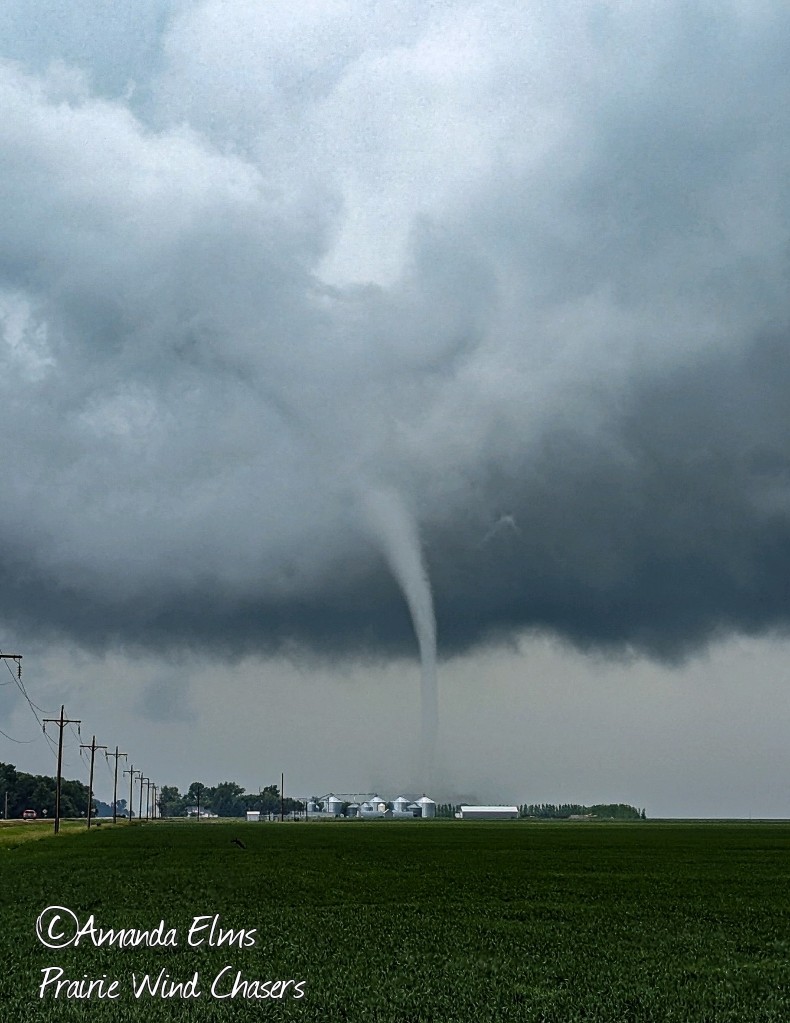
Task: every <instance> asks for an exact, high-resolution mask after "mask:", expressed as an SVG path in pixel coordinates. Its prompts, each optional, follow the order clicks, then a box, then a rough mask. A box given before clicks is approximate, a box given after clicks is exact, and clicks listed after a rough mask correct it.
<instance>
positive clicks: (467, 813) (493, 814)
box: [460, 806, 518, 821]
mask: <svg viewBox="0 0 790 1023" xmlns="http://www.w3.org/2000/svg"><path fill="white" fill-rule="evenodd" d="M460 817H461V820H463V821H512V820H516V818H517V817H518V807H517V806H462V807H461V813H460Z"/></svg>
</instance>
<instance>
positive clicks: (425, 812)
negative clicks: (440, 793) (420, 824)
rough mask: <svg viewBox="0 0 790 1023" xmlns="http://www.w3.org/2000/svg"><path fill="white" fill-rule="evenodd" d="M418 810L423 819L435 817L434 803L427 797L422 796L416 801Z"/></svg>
mask: <svg viewBox="0 0 790 1023" xmlns="http://www.w3.org/2000/svg"><path fill="white" fill-rule="evenodd" d="M417 802H418V803H419V806H420V810H421V812H422V816H423V817H435V816H436V803H434V801H433V800H432V799H431V798H430V797H429V796H423V797H422V799H418V800H417Z"/></svg>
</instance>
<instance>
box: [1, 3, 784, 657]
mask: <svg viewBox="0 0 790 1023" xmlns="http://www.w3.org/2000/svg"><path fill="white" fill-rule="evenodd" d="M352 7H354V9H355V10H356V11H359V7H357V6H356V5H352ZM64 10H65V9H64ZM350 10H351V8H350V7H349V5H348V4H345V3H341V2H337V3H326V4H324V5H315V6H312V5H311V6H310V7H309V9H307V10H304V11H300V12H298V13H297V12H295V11H294V9H293V7H292V5H283V4H278V3H273V4H271V5H266V6H265V7H261V5H259V4H252V3H249V4H248V3H240V4H238V5H237V6H234V8H233V9H232V10H231V9H230V8H229V7H228V6H227V5H225V4H222V3H219V2H205V3H201V4H197V5H192V6H190V7H186V6H184V7H182V8H178V11H177V13H175V14H171V15H170V16H169V18H168V17H165V16H164V15H163V14H162V12H161V11H160V9H159V8H157V7H156V6H155V5H148V6H146V7H145V9H144V10H143V9H142V8H141V12H140V14H139V18H140V19H142V20H141V21H140V22H139V28H140V33H139V35H140V38H139V39H137V40H136V42H135V46H134V47H133V48H132V50H133V52H132V50H130V51H129V53H128V54H127V55H126V61H127V64H128V67H127V69H126V71H125V72H124V74H125V75H127V77H128V78H129V80H130V81H131V80H133V84H134V89H132V88H131V87H130V88H128V89H126V88H125V89H122V88H121V86H120V78H118V77H117V76H116V78H113V76H112V74H111V73H110V70H109V68H110V64H111V62H110V63H108V60H107V49H106V48H107V45H108V40H111V38H112V35H113V33H114V32H118V31H120V30H121V29H120V28H119V23H118V20H117V13H116V14H113V13H112V12H111V10H110V9H109V8H108V10H107V11H105V12H104V14H103V15H102V18H106V19H107V21H106V25H107V31H106V33H104V34H103V33H102V30H101V25H102V24H103V22H102V21H101V19H99V21H98V22H92V23H91V24H92V25H93V28H92V29H91V31H90V32H89V33H87V34H86V35H84V36H82V37H79V29H78V22H77V21H74V20H69V19H68V18H66V16H65V15H64V16H63V18H61V21H60V22H58V25H59V26H60V27H59V28H56V30H55V32H54V36H53V35H52V34H51V33H50V34H47V33H45V32H43V31H42V33H40V34H39V35H38V36H35V37H32V38H31V37H30V36H29V35H28V36H26V37H25V38H24V40H22V42H21V43H20V44H19V46H18V47H17V49H16V50H14V48H13V45H11V46H10V47H9V48H8V49H7V53H8V55H9V56H10V57H12V58H13V60H14V62H11V63H7V64H6V65H4V66H3V67H2V69H1V70H0V104H1V106H2V111H3V117H2V120H0V180H2V190H3V195H4V197H5V198H4V206H3V211H2V220H1V221H0V231H1V232H2V242H3V244H2V250H1V251H0V312H2V325H3V335H2V344H0V365H1V366H2V376H1V377H0V429H2V435H3V437H4V438H5V441H4V444H3V448H2V452H0V465H1V466H2V473H3V480H4V486H3V491H2V499H0V577H1V578H2V587H1V588H0V600H2V605H0V615H2V618H3V619H4V620H5V621H6V622H8V623H10V624H13V625H14V626H15V627H17V628H19V629H23V630H30V631H31V632H32V631H33V630H35V631H36V632H37V633H38V634H48V633H51V634H57V633H61V634H66V635H69V636H71V637H73V638H74V639H76V640H77V641H79V642H82V643H85V644H89V645H104V644H109V643H119V644H135V643H140V644H149V645H155V646H161V647H167V646H178V645H182V644H186V645H191V646H201V647H205V648H209V647H210V648H212V649H215V650H223V651H228V650H235V651H239V652H241V651H249V650H276V649H282V648H284V647H285V648H292V647H293V646H294V645H298V646H299V647H306V648H312V649H315V650H317V651H331V652H333V653H337V654H361V653H368V654H387V653H390V652H398V651H402V650H404V649H411V648H412V646H413V638H412V635H411V627H410V624H409V618H408V613H407V610H406V608H405V605H404V603H403V599H402V597H401V596H400V595H399V593H398V590H397V587H396V585H395V583H394V582H393V580H392V579H391V577H390V574H389V571H388V569H387V567H386V565H385V562H384V559H383V557H382V554H381V552H380V551H379V550H378V549H377V545H376V542H375V537H374V536H373V535H372V534H371V532H370V529H369V527H368V525H367V523H366V520H365V514H364V503H365V502H364V498H365V494H366V493H367V492H368V491H369V490H371V489H377V488H380V487H384V488H389V489H392V490H395V491H396V492H397V493H398V494H399V495H400V497H401V499H402V500H403V502H404V503H405V505H406V506H407V507H408V508H409V509H410V510H411V512H412V513H413V514H414V516H415V518H416V520H417V522H418V523H419V526H420V529H421V533H422V536H423V539H424V544H425V551H426V561H427V565H428V568H429V571H430V574H431V578H432V582H433V586H434V591H435V600H436V609H437V617H438V620H439V637H440V649H441V650H442V651H443V652H444V653H449V652H453V651H459V650H463V649H465V648H468V647H470V646H472V645H474V644H476V643H479V642H489V641H498V640H506V639H507V638H509V637H511V636H513V635H515V634H517V633H518V632H520V631H521V630H523V629H525V628H545V629H550V630H554V631H557V632H558V633H560V634H561V635H563V636H565V637H567V638H569V639H570V640H572V641H573V642H576V643H578V644H580V645H582V646H598V645H604V646H608V647H633V648H635V649H643V650H647V651H649V652H651V653H653V654H656V655H658V656H663V657H674V656H678V655H681V654H683V653H684V652H686V651H687V650H689V649H690V648H692V647H693V646H694V645H695V644H699V643H703V642H705V641H707V640H709V639H711V638H713V637H715V636H717V635H720V634H723V633H726V632H729V631H738V630H742V631H747V632H759V631H763V630H772V629H780V630H783V629H785V628H786V625H787V621H788V607H789V606H790V605H789V604H788V596H789V595H788V584H787V581H786V580H787V579H788V569H790V535H789V534H790V475H789V474H790V467H789V456H788V451H790V445H789V443H788V442H789V441H790V436H789V434H790V411H788V404H789V403H788V402H787V400H786V396H787V393H788V384H790V356H789V355H788V340H789V339H788V328H790V309H789V308H788V299H787V295H788V287H787V284H788V273H787V271H788V208H790V196H788V188H789V187H790V186H788V183H787V180H788V179H787V175H786V168H787V166H788V157H789V156H790V152H789V150H790V142H788V140H789V139H790V131H789V130H788V129H790V125H788V123H787V122H788V119H789V115H788V105H787V103H786V100H785V97H786V96H787V95H788V94H790V82H788V72H787V70H786V69H785V61H784V56H783V55H784V54H785V53H786V52H787V44H788V42H790V38H789V37H790V17H788V14H787V12H786V10H785V9H784V7H783V5H779V4H777V5H771V4H765V5H762V6H760V7H759V9H758V7H757V6H756V5H752V4H748V5H746V4H745V5H742V6H741V5H738V4H733V5H729V6H727V7H723V6H721V5H715V6H712V7H705V6H700V7H695V8H692V7H690V6H688V5H665V6H664V7H662V8H660V9H658V10H648V9H647V8H629V9H627V10H626V9H623V8H622V7H621V6H620V5H607V4H602V5H598V6H596V7H592V6H590V5H579V6H578V7H574V6H568V7H567V8H563V9H562V10H556V11H555V10H551V11H545V12H541V13H540V14H538V13H535V12H530V11H528V10H525V9H523V5H520V4H507V3H498V2H497V3H494V2H491V3H471V2H470V3H467V4H442V3H436V4H409V3H403V4H394V5H391V6H390V5H388V6H387V7H386V8H385V9H383V10H379V11H376V12H373V11H371V10H367V11H366V13H365V15H364V18H360V19H358V20H355V19H354V18H350V17H349V14H350ZM53 17H54V15H53ZM97 17H98V15H97ZM64 18H65V20H64ZM12 27H13V26H12ZM220 29H221V30H220ZM75 33H76V35H75ZM100 41H101V44H100ZM120 63H121V64H123V61H121V62H120ZM141 96H143V97H144V98H145V101H144V102H143V101H142V100H140V97H141ZM135 97H137V99H135Z"/></svg>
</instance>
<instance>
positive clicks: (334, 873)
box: [0, 821, 790, 1023]
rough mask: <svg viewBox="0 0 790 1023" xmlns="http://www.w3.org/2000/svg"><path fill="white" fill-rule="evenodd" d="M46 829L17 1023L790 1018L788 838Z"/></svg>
mask: <svg viewBox="0 0 790 1023" xmlns="http://www.w3.org/2000/svg"><path fill="white" fill-rule="evenodd" d="M47 828H51V825H48V826H42V825H38V824H37V825H25V826H23V825H19V826H17V827H9V828H6V829H0V865H1V870H2V873H1V874H0V881H2V884H0V900H2V914H3V927H2V932H1V934H0V946H1V949H2V961H3V970H2V974H1V975H0V976H1V979H0V1006H1V1007H2V1009H3V1012H2V1019H3V1020H6V1019H7V1020H21V1021H24V1020H64V1021H67V1020H75V1019H83V1018H84V1017H86V1016H87V1015H88V1014H90V1015H91V1017H92V1018H93V1019H95V1020H145V1021H150V1023H157V1021H159V1020H183V1021H190V1020H230V1019H239V1020H247V1019H256V1020H263V1019H277V1020H304V1021H334V1020H354V1021H360V1023H361V1021H385V1020H386V1021H388V1023H416V1021H442V1023H453V1021H459V1023H460V1021H464V1023H466V1021H470V1023H471V1021H475V1023H483V1021H489V1020H490V1021H494V1020H497V1021H506V1020H536V1021H537V1020H547V1021H549V1020H550V1021H557V1023H565V1021H574V1020H586V1021H615V1020H622V1021H626V1020H640V1021H641V1020H656V1021H658V1020H661V1021H664V1020H677V1021H682V1023H687V1021H696V1020H708V1021H727V1020H746V1021H769V1020H770V1021H776V1023H779V1021H782V1023H786V1021H787V1020H788V1019H790V966H789V965H788V956H789V954H790V898H789V896H788V880H790V825H786V824H780V823H776V824H770V823H766V824H758V823H753V824H747V823H743V824H713V823H712V824H670V823H666V824H663V823H653V822H647V823H633V824H584V823H583V824H569V823H556V824H543V823H534V822H530V823H527V822H512V823H511V822H497V823H474V822H458V821H446V822H444V821H435V822H433V821H425V822H422V821H414V822H373V821H367V822H359V823H358V822H347V823H346V822H343V823H332V822H311V823H307V824H305V823H287V824H246V822H241V821H238V822H236V821H232V822H224V821H223V822H211V823H208V822H200V823H198V822H195V821H192V822H182V823H177V822H173V823H169V822H165V821H161V822H156V823H150V824H145V823H141V824H134V825H131V826H130V825H128V824H123V825H118V826H117V827H111V826H107V825H104V826H102V827H101V828H99V829H92V830H91V832H89V833H88V832H86V831H85V830H84V827H83V828H82V829H80V830H79V831H78V832H74V831H66V832H65V833H63V834H61V835H59V836H57V837H49V836H48V834H47V830H46V829H47ZM36 834H38V835H40V836H42V837H41V838H40V840H38V841H31V840H30V839H31V838H32V837H33V836H34V835H36ZM233 839H240V840H241V841H242V842H243V844H244V846H245V847H244V848H242V847H240V846H239V845H237V844H235V843H234V842H233ZM50 906H60V907H64V908H63V909H62V910H58V911H57V913H56V914H53V912H50V914H49V915H48V916H47V915H46V914H44V915H42V914H43V911H44V910H45V909H46V908H47V907H50ZM68 911H70V912H71V913H72V914H73V917H72V916H70V915H69V912H68ZM40 915H42V916H41V920H42V923H41V931H42V935H43V937H44V938H45V940H47V941H49V943H50V944H52V945H58V944H60V945H63V946H64V947H57V948H48V947H46V946H45V945H44V944H42V942H41V941H40V940H39V939H38V938H37V935H36V921H37V919H38V918H39V916H40ZM53 915H58V916H59V919H57V920H53ZM215 915H216V916H218V918H219V919H218V920H216V921H214V920H213V918H214V917H215ZM91 916H92V917H93V924H94V925H95V931H94V932H93V935H92V934H91V932H90V923H91ZM202 917H205V918H207V919H199V920H197V923H195V919H196V918H202ZM162 921H163V922H164V923H163V925H162V927H161V928H160V929H159V932H158V936H159V938H160V939H161V940H162V941H163V942H164V944H163V945H161V946H154V947H148V946H147V945H145V944H142V945H138V946H137V947H134V946H128V947H118V945H117V941H120V940H121V939H120V938H119V936H118V935H117V934H116V936H115V938H116V944H113V945H110V946H106V945H97V944H95V942H98V941H99V938H100V935H99V929H103V930H104V931H107V930H108V929H114V930H115V931H116V932H117V931H120V930H121V929H124V930H125V932H126V933H125V935H123V936H122V937H123V939H124V941H131V940H132V939H133V938H134V934H133V933H132V932H133V931H134V930H137V931H142V930H144V929H149V930H150V929H151V928H157V925H160V922H162ZM212 922H213V923H214V932H213V934H212V932H211V927H210V925H211V923H212ZM204 925H205V926H204ZM78 928H81V929H82V930H83V931H84V935H83V937H82V938H81V939H80V941H79V944H77V945H75V944H74V943H73V940H72V939H73V936H74V934H75V932H76V930H77V929H78ZM168 932H169V934H168ZM253 932H254V933H253ZM153 936H154V937H156V936H157V932H156V930H155V931H154V932H153ZM138 937H139V935H138ZM168 939H169V940H168ZM220 939H222V940H223V943H222V944H219V942H220ZM66 942H71V943H70V944H66ZM44 971H47V972H44ZM59 971H62V973H60V972H59ZM146 975H148V976H149V982H148V986H146V982H145V981H144V980H143V978H144V977H145V976H146ZM160 977H161V980H160V981H159V984H158V985H156V982H157V978H160ZM45 980H46V981H48V983H47V984H46V986H45V988H44V997H43V998H42V997H40V992H41V986H42V984H43V983H44V981H45ZM289 980H290V981H292V982H293V983H292V984H290V985H287V986H284V985H283V984H281V985H279V986H277V985H276V984H275V982H277V981H281V982H285V981H289ZM80 981H81V982H82V985H81V986H80V984H79V983H78V982H80ZM90 981H94V982H96V983H95V984H94V986H93V989H92V990H91V989H90V987H89V982H90ZM58 982H60V989H59V992H58ZM99 982H101V983H99ZM113 982H115V986H114V987H111V985H112V983H113ZM141 984H142V985H143V990H142V991H140V993H139V996H138V995H137V994H136V991H135V988H136V987H138V988H139V986H140V985H141ZM102 985H103V986H102ZM88 991H90V997H79V996H80V994H82V995H85V994H86V993H87V992H88ZM300 992H303V997H301V998H300V997H297V995H298V994H299V993H300ZM113 994H115V995H117V997H111V995H113ZM101 995H104V997H101ZM163 995H165V997H163ZM266 995H268V997H264V996H266Z"/></svg>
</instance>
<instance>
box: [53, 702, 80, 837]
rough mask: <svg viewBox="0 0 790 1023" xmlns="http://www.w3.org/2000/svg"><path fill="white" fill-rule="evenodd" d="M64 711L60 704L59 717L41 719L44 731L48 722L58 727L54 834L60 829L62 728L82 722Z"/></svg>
mask: <svg viewBox="0 0 790 1023" xmlns="http://www.w3.org/2000/svg"><path fill="white" fill-rule="evenodd" d="M64 711H65V707H64V705H63V704H61V707H60V717H59V718H44V720H43V725H44V731H45V732H46V730H47V725H48V724H53V725H57V726H58V728H59V729H60V734H59V735H58V777H57V781H56V782H55V834H56V835H57V833H58V832H59V831H60V782H61V775H62V773H63V729H64V728H65V726H66V725H80V724H82V722H81V721H79V720H77V718H67V717H65V716H64ZM89 809H90V808H89Z"/></svg>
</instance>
